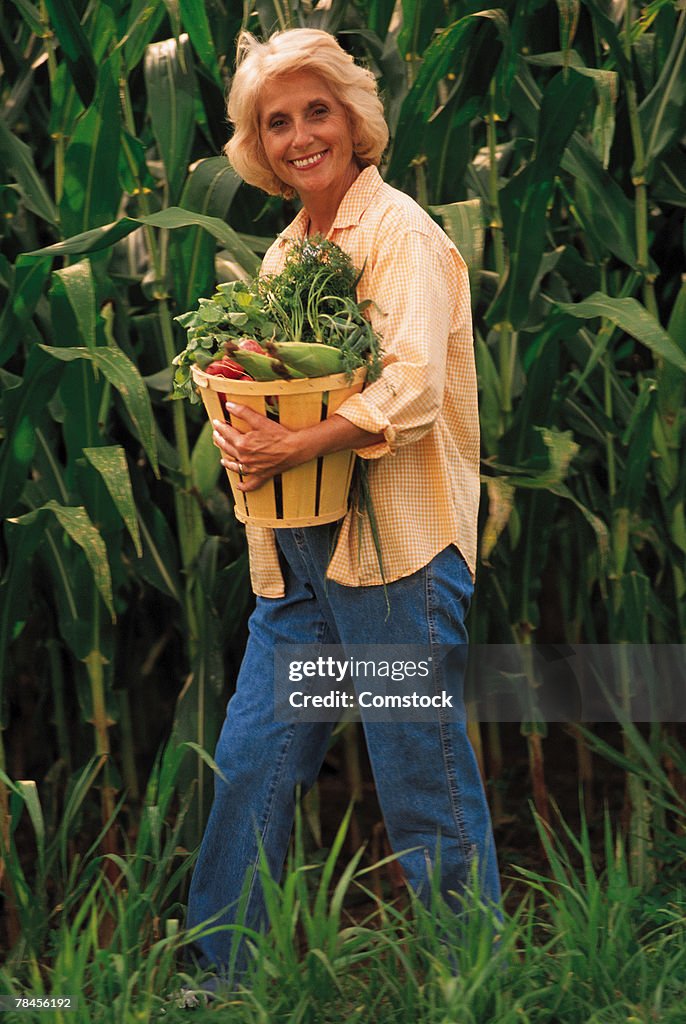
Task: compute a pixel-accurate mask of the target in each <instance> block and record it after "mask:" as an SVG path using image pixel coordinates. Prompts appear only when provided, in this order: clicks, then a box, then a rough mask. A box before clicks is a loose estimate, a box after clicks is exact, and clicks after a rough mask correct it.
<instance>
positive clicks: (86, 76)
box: [45, 0, 97, 107]
mask: <svg viewBox="0 0 686 1024" xmlns="http://www.w3.org/2000/svg"><path fill="white" fill-rule="evenodd" d="M45 6H46V7H47V9H48V13H49V15H50V22H51V25H52V27H53V29H54V31H55V35H56V36H57V38H58V40H59V44H60V47H61V48H62V51H63V53H64V56H65V59H66V61H67V64H68V65H69V70H70V72H71V77H72V79H73V80H74V85H75V86H76V89H77V91H78V94H79V96H80V97H81V102H82V103H83V105H84V107H88V106H90V104H91V102H92V101H93V95H94V93H95V83H96V81H97V70H96V66H95V61H94V59H93V53H92V50H91V46H90V43H89V42H88V38H87V36H86V33H85V32H84V30H83V28H82V26H81V22H80V21H79V17H78V14H77V8H76V6H75V5H74V3H73V2H72V0H45Z"/></svg>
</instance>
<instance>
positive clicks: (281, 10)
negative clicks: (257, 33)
mask: <svg viewBox="0 0 686 1024" xmlns="http://www.w3.org/2000/svg"><path fill="white" fill-rule="evenodd" d="M253 6H254V9H255V10H256V11H257V16H258V17H259V19H260V25H261V26H262V32H263V33H264V35H265V38H266V37H267V36H269V35H271V34H272V32H275V31H276V30H277V29H279V30H284V29H287V28H296V27H297V26H296V25H295V24H294V23H293V13H292V11H291V5H290V3H288V0H256V2H255V4H254V5H253Z"/></svg>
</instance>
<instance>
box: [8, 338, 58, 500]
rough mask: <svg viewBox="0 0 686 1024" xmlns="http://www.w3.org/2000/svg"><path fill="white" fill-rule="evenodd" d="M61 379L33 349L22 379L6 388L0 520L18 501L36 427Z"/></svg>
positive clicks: (56, 369) (25, 475)
mask: <svg viewBox="0 0 686 1024" xmlns="http://www.w3.org/2000/svg"><path fill="white" fill-rule="evenodd" d="M61 376H62V369H61V367H60V368H58V367H57V366H55V365H54V364H53V365H52V366H51V361H50V360H46V359H45V357H44V355H43V353H42V352H40V350H39V349H37V348H33V349H32V350H31V352H30V354H29V358H28V360H27V363H26V367H25V369H24V376H23V379H15V380H14V381H13V382H11V383H10V384H9V386H8V385H7V383H6V382H5V381H3V382H2V383H3V386H4V390H3V392H2V401H1V402H0V413H1V416H2V423H3V428H4V440H3V443H2V445H0V517H2V518H4V517H5V516H7V515H10V514H11V513H12V512H13V511H14V510H15V506H16V503H17V501H18V500H19V498H20V496H21V493H22V491H23V490H24V487H25V486H26V482H27V479H28V474H29V467H30V465H31V462H32V460H33V456H34V452H35V448H36V432H35V427H36V424H37V423H38V422H39V421H40V420H41V419H42V418H43V417H44V416H45V415H46V406H47V403H48V402H49V401H50V399H51V398H52V397H53V395H54V393H55V389H56V387H57V384H58V381H59V379H60V377H61Z"/></svg>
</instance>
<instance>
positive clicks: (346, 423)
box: [212, 402, 384, 492]
mask: <svg viewBox="0 0 686 1024" xmlns="http://www.w3.org/2000/svg"><path fill="white" fill-rule="evenodd" d="M226 407H227V409H229V411H230V412H231V414H232V415H233V416H235V417H237V418H238V419H239V420H242V421H243V422H244V423H245V424H247V426H248V430H247V431H246V432H245V433H244V434H242V433H241V432H240V431H238V430H236V428H235V427H232V426H230V424H228V423H223V422H222V421H221V420H213V421H212V425H213V427H214V434H213V437H212V439H213V441H214V443H215V444H216V446H217V448H219V450H220V451H221V453H222V458H221V464H222V466H224V467H225V468H226V469H229V470H231V471H232V472H233V473H240V474H241V477H242V480H241V481H240V482H239V483H238V484H237V485H236V486H237V487H238V490H240V491H246V492H248V491H255V490H257V488H258V487H261V486H262V484H264V483H266V482H267V480H269V479H270V478H271V477H273V476H275V475H276V474H277V473H283V472H285V470H287V469H293V468H294V467H295V466H300V465H302V463H303V462H309V461H310V459H316V458H318V456H320V455H327V454H328V453H329V452H342V451H348V450H352V449H360V448H366V447H368V446H369V445H374V444H379V443H381V442H382V441H383V440H384V435H383V434H382V433H380V434H372V433H370V432H369V431H368V430H362V428H361V427H356V426H355V424H354V423H351V422H350V420H346V419H345V417H344V416H339V415H338V414H335V415H333V416H330V417H329V418H328V419H326V420H322V421H321V423H316V424H314V426H311V427H303V428H302V429H301V430H290V429H289V428H288V427H283V426H282V425H281V424H280V423H276V421H275V420H270V419H269V418H268V417H267V416H263V415H262V414H261V413H259V412H255V410H254V409H249V408H248V407H247V406H245V405H236V404H235V403H233V402H231V403H229V402H227V403H226Z"/></svg>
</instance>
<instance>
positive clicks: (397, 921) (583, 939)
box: [0, 748, 686, 1024]
mask: <svg viewBox="0 0 686 1024" xmlns="http://www.w3.org/2000/svg"><path fill="white" fill-rule="evenodd" d="M648 750H649V748H648ZM183 756H184V752H183V751H175V752H173V753H172V752H168V753H167V754H166V755H165V757H163V758H161V759H160V761H159V762H158V765H157V767H156V769H155V771H154V772H153V775H152V777H151V781H150V784H149V786H148V789H147V795H146V804H145V812H144V818H143V822H142V826H141V829H140V831H139V833H138V838H137V841H136V843H135V845H134V846H132V848H131V849H130V850H129V851H128V852H127V853H126V854H125V855H123V856H114V857H112V856H110V857H102V856H100V855H98V854H97V853H95V849H96V845H97V844H94V845H91V846H90V847H89V848H86V849H83V852H82V853H79V854H78V855H73V856H72V858H71V861H70V868H69V871H68V872H67V874H66V875H65V874H64V872H63V870H62V865H63V861H62V860H61V852H60V851H62V850H64V848H65V846H66V847H72V848H73V847H74V846H77V847H78V846H80V845H81V844H79V828H78V821H77V819H76V817H75V816H74V815H72V816H71V817H67V818H66V819H65V825H64V826H63V827H60V829H59V830H58V831H57V832H56V833H55V834H54V835H51V836H44V837H43V838H42V839H41V837H40V834H39V833H40V825H39V818H37V816H36V813H35V810H36V806H35V800H34V797H32V796H29V795H28V791H27V790H26V788H25V786H21V785H19V786H17V785H16V784H12V783H10V780H9V779H8V780H6V781H7V784H8V785H9V786H10V789H11V790H12V793H13V799H15V798H16V799H17V800H21V801H23V804H24V808H25V811H26V813H27V814H28V815H29V818H30V825H31V829H30V831H32V833H33V836H34V840H35V843H36V847H37V849H38V850H39V851H41V850H42V854H39V857H38V858H37V859H36V858H35V857H34V856H33V851H32V850H31V849H30V848H29V846H28V842H27V836H28V833H29V829H27V828H24V825H27V824H28V823H27V822H24V823H23V824H22V828H21V829H18V828H15V829H14V831H13V839H12V847H11V849H10V850H9V851H6V852H7V853H8V861H9V863H10V864H11V865H12V873H13V877H14V878H18V877H21V878H22V880H23V882H22V889H23V898H22V900H21V901H20V907H19V913H20V916H21V926H22V934H21V937H20V938H19V939H18V941H17V942H16V943H15V945H14V948H13V949H12V950H11V951H10V953H9V956H8V958H7V960H6V962H5V964H4V966H3V968H2V969H1V970H0V992H1V993H2V994H16V995H25V994H27V993H30V994H32V995H34V996H38V995H41V994H45V995H54V996H60V995H61V996H64V995H76V996H78V997H79V999H80V1002H79V1008H78V1010H77V1011H76V1012H75V1013H71V1014H62V1015H60V1014H59V1013H57V1012H54V1013H53V1012H52V1011H50V1012H42V1013H41V1014H35V1015H31V1013H30V1012H24V1013H22V1014H15V1013H12V1012H9V1013H8V1014H7V1016H6V1017H5V1018H4V1019H5V1020H6V1021H7V1024H15V1021H16V1022H18V1024H21V1022H22V1021H23V1022H26V1021H28V1020H34V1019H35V1020H36V1021H39V1020H40V1021H49V1020H55V1021H65V1022H67V1024H69V1022H71V1024H100V1022H102V1024H119V1022H121V1024H129V1022H133V1021H148V1020H156V1019H164V1020H166V1021H181V1020H186V1019H188V1013H189V1010H188V1009H187V1008H186V1007H182V1005H181V1004H182V1003H184V1002H185V1004H186V1006H187V1005H188V1003H189V1002H192V997H191V996H190V995H189V994H188V992H186V993H185V994H183V993H182V989H183V988H184V987H185V988H187V989H190V990H191V991H195V992H196V993H198V999H199V1006H198V1008H196V1010H195V1014H196V1018H197V1017H199V1018H200V1019H203V1018H204V1017H205V1016H206V1015H207V1016H208V1018H211V1019H212V1020H216V1021H237V1022H245V1024H247V1022H251V1024H257V1022H260V1024H267V1022H268V1024H277V1022H280V1021H284V1022H285V1021H289V1022H292V1021H299V1022H301V1024H348V1022H350V1021H361V1022H369V1024H372V1022H380V1024H400V1022H403V1024H404V1022H408V1024H409V1022H426V1024H446V1022H452V1021H456V1022H459V1024H463V1022H465V1024H520V1022H521V1021H526V1022H530V1024H543V1022H549V1024H589V1022H593V1024H615V1022H616V1024H620V1022H621V1024H627V1022H640V1024H644V1022H646V1024H647V1022H649V1021H660V1022H668V1024H671V1022H673V1024H677V1022H682V1021H683V996H684V992H685V991H686V892H685V891H684V887H683V886H679V885H678V884H676V885H675V884H674V882H673V881H672V880H670V881H669V882H668V883H666V884H663V885H662V886H661V887H660V888H654V889H653V890H649V891H646V890H643V889H641V888H640V887H638V886H636V885H634V884H633V883H632V880H631V875H630V871H629V865H628V857H627V852H626V842H625V840H624V839H623V838H622V836H621V835H620V833H619V831H618V830H617V829H616V828H613V826H612V824H611V821H610V818H609V815H607V814H606V815H605V822H604V843H603V850H602V852H601V853H599V852H597V851H595V850H593V849H592V844H591V839H590V832H589V827H588V824H587V822H586V819H585V816H584V813H583V809H582V812H581V825H580V828H579V830H578V831H574V830H573V829H572V828H571V827H569V826H568V825H567V824H566V823H565V822H564V820H563V819H562V817H559V818H558V821H557V824H558V830H557V833H554V834H551V832H550V830H549V828H548V827H547V826H545V825H544V824H543V823H540V824H539V834H540V840H541V842H542V843H543V844H544V846H545V848H546V851H547V856H548V863H549V865H550V870H549V871H548V872H542V871H531V870H524V869H519V870H516V869H515V875H513V874H512V871H513V869H511V868H510V867H509V866H508V865H503V869H504V874H505V878H506V881H507V880H509V881H511V882H514V881H515V878H516V882H517V895H516V897H514V896H512V895H509V896H507V897H506V903H507V908H508V909H507V912H506V913H504V914H502V915H500V914H493V913H491V912H489V911H488V910H487V909H486V908H484V907H483V906H482V905H481V903H480V901H479V898H478V892H477V891H476V890H475V889H474V888H473V887H472V888H470V889H469V890H468V891H467V892H466V893H465V894H463V897H462V900H463V908H464V910H463V913H462V914H461V915H456V914H455V913H454V912H453V911H451V910H450V909H449V908H447V907H446V905H445V903H444V902H443V901H442V900H441V898H440V897H439V896H438V895H436V892H437V889H434V894H433V895H432V898H431V899H430V901H429V904H428V905H425V904H424V903H422V902H420V900H419V899H417V898H416V897H415V896H414V895H413V894H412V893H410V892H408V893H407V895H406V896H405V897H404V898H403V899H401V900H394V901H388V900H384V899H382V898H380V897H379V896H378V895H376V894H375V890H376V883H374V884H372V876H373V875H374V874H375V873H378V872H379V871H380V870H381V869H382V868H384V867H385V866H387V860H386V861H385V862H381V863H379V864H366V863H365V862H364V859H363V858H364V851H363V850H362V849H361V850H359V851H358V852H356V853H355V854H354V856H353V857H351V858H349V859H348V860H347V861H346V860H344V859H343V858H342V856H341V853H342V850H343V847H344V840H345V835H346V830H347V828H348V824H349V817H350V812H348V814H346V815H345V817H344V819H343V821H342V822H341V825H340V827H339V829H338V832H337V834H336V836H335V838H334V840H333V842H332V845H331V848H330V850H329V851H328V852H327V855H326V857H325V858H324V859H323V861H320V862H319V863H316V864H315V863H312V861H311V860H310V859H309V858H308V857H307V855H306V853H305V844H304V838H303V823H302V818H301V816H300V815H298V820H297V827H296V834H295V838H294V843H293V846H292V850H291V853H290V857H289V862H288V865H287V869H286V871H285V873H284V877H283V879H282V880H281V881H276V880H274V879H272V878H271V877H270V876H269V873H268V870H267V868H266V866H265V865H264V864H263V865H262V869H261V873H260V877H261V883H262V885H263V886H264V891H265V896H266V905H267V909H268V914H269V921H270V927H269V930H268V931H266V932H264V933H257V932H254V931H250V930H246V929H242V928H241V926H240V925H234V926H228V927H230V928H232V929H233V930H234V931H236V932H237V933H240V934H243V935H244V936H245V941H246V942H247V946H248V952H249V956H248V968H247V973H246V974H245V975H244V976H242V977H241V978H240V979H239V980H236V981H235V983H234V985H233V987H232V989H231V991H229V992H226V993H225V994H223V995H222V994H221V993H218V994H217V995H216V997H215V998H213V999H212V1001H211V1002H209V1003H208V1004H205V1002H204V998H203V996H202V991H201V990H202V986H203V983H206V981H207V979H205V978H203V976H202V975H197V976H194V975H193V974H191V973H189V969H188V968H187V966H185V964H186V949H187V946H188V944H189V943H190V942H192V941H193V939H195V938H196V937H197V936H198V934H199V933H200V932H201V931H203V930H204V929H212V928H213V927H217V926H216V925H214V923H213V922H212V921H209V922H208V923H207V924H206V925H203V926H198V927H197V928H195V929H194V930H193V932H190V933H185V932H184V930H183V928H182V927H181V921H182V915H183V907H182V906H181V905H179V903H177V902H176V897H177V895H178V893H179V891H180V886H181V885H182V882H183V880H184V879H185V878H186V876H187V874H188V871H189V869H190V867H191V863H192V856H191V855H190V854H189V853H188V851H185V850H183V849H182V848H179V846H178V835H179V827H180V823H181V820H182V817H183V810H184V807H185V803H184V807H182V808H181V814H179V813H178V812H177V806H176V804H175V801H174V799H173V792H174V786H173V783H174V780H175V778H177V776H178V770H179V765H180V760H181V758H182V757H183ZM618 756H620V757H621V756H623V755H622V754H621V753H618ZM92 779H93V769H92V768H91V769H89V773H88V774H86V773H84V775H83V776H82V777H81V779H80V782H81V785H82V786H85V785H87V783H88V782H89V781H92ZM663 781H664V780H663ZM661 792H663V795H664V796H665V799H667V800H670V801H671V799H672V796H671V793H670V791H669V789H668V788H667V790H666V791H664V790H661ZM32 802H33V805H34V806H33V812H31V810H30V805H31V803H32ZM679 813H680V815H681V816H680V818H679V820H678V821H676V822H675V825H676V826H680V827H675V828H674V829H673V830H672V831H671V836H672V842H673V846H674V850H676V849H679V851H680V854H681V857H682V859H683V854H684V837H683V829H682V828H681V827H682V826H683V823H684V820H685V819H684V816H683V806H681V809H680V812H679ZM124 816H125V811H124V809H123V808H121V807H120V808H119V809H118V812H117V819H116V821H115V822H114V823H112V824H114V825H115V826H116V827H122V826H123V824H124V821H125V817H124ZM21 831H23V832H24V833H25V834H24V835H23V837H21V838H20V840H19V845H20V846H22V847H23V852H22V853H20V851H19V849H18V845H17V839H18V836H19V832H21ZM72 852H73V854H75V853H76V851H75V850H73V851H72ZM360 897H363V899H364V903H363V904H362V905H361V904H360ZM31 905H34V906H38V907H39V908H40V914H37V913H36V912H35V911H33V910H32V909H31ZM224 927H227V926H224Z"/></svg>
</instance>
